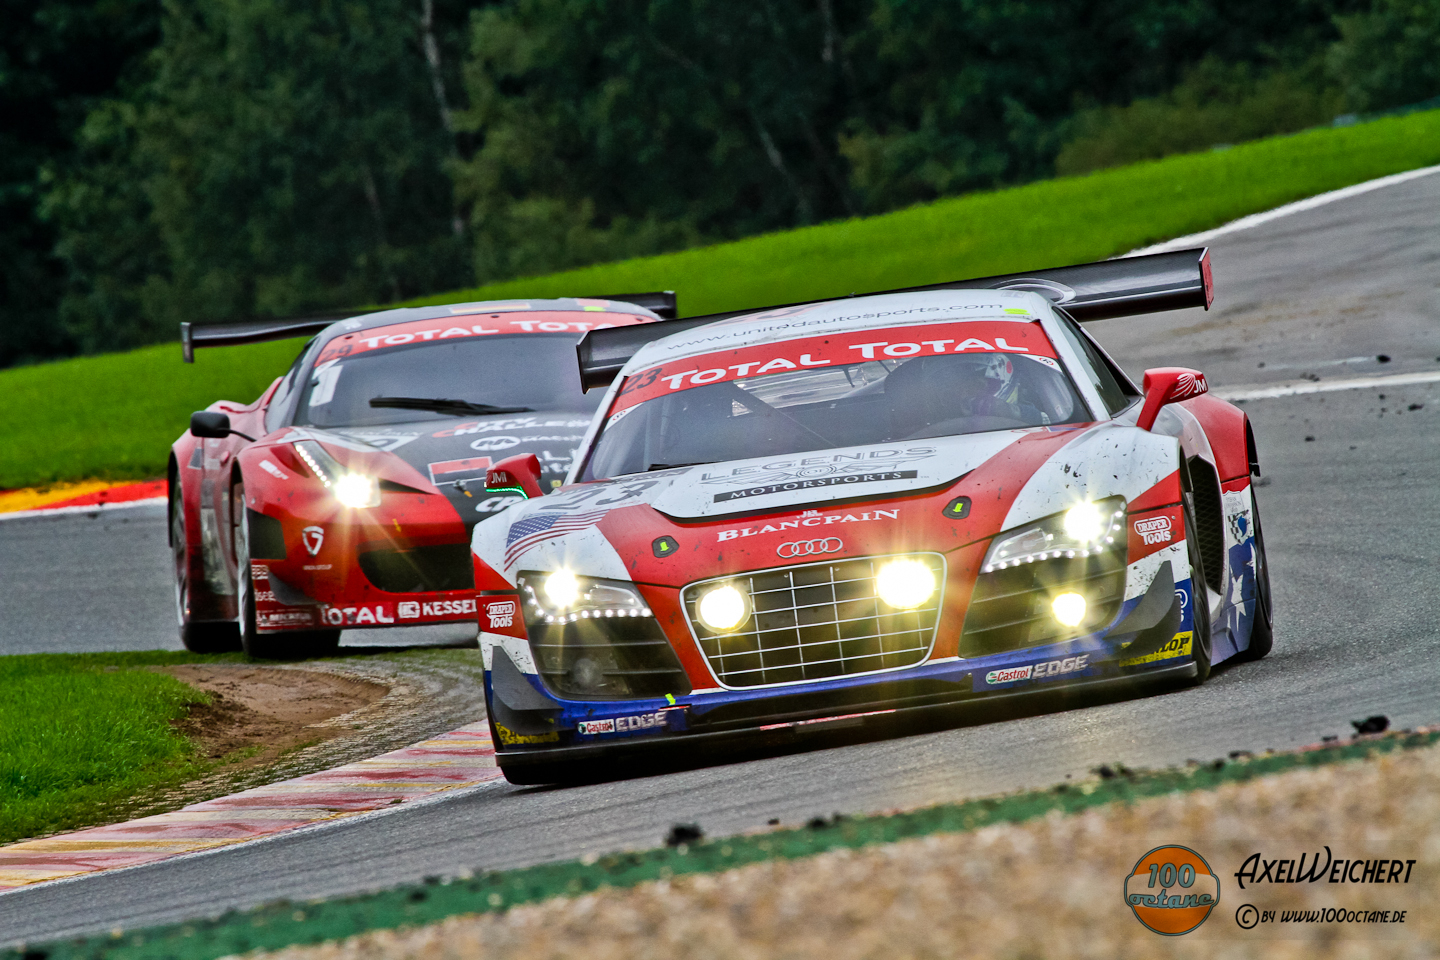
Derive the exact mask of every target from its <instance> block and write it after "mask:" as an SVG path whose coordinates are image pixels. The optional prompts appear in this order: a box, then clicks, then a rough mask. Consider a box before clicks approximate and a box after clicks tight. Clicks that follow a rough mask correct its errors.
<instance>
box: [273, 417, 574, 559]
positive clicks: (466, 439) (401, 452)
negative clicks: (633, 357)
mask: <svg viewBox="0 0 1440 960" xmlns="http://www.w3.org/2000/svg"><path fill="white" fill-rule="evenodd" d="M589 424H590V414H588V413H585V412H583V411H577V412H567V411H561V412H553V413H526V414H501V415H495V416H489V417H468V418H461V417H455V418H447V419H443V420H436V419H427V420H424V421H421V422H416V423H397V424H386V425H383V426H372V427H328V428H324V429H321V428H316V427H295V428H292V430H291V433H290V435H289V436H288V437H286V438H285V439H287V440H299V439H303V438H310V439H314V440H318V441H321V442H322V443H324V444H325V445H326V446H328V447H330V448H332V450H335V451H336V452H337V453H339V452H341V451H348V452H350V453H353V454H355V455H357V456H359V457H360V458H361V459H362V460H363V461H366V467H367V468H368V469H370V470H371V471H373V472H375V473H377V474H378V475H379V476H381V477H383V478H385V479H389V480H393V481H396V482H398V483H403V484H406V485H409V486H413V487H417V488H419V489H426V490H427V491H428V487H429V486H433V487H435V489H436V490H438V491H439V492H440V493H442V494H444V495H445V497H446V499H447V500H449V501H450V503H451V505H452V506H454V507H455V509H456V512H457V513H459V514H460V518H461V520H462V521H463V522H464V523H465V526H466V529H467V531H468V530H469V529H470V528H471V527H472V526H473V525H474V524H475V523H477V522H479V521H480V520H482V519H484V518H485V517H486V516H489V515H490V514H491V513H494V512H496V511H498V510H501V509H503V508H504V507H506V506H508V505H509V504H510V503H511V502H512V501H513V500H514V499H516V498H515V497H514V496H513V495H510V494H490V493H487V492H486V491H485V472H486V471H487V470H488V469H489V468H490V466H491V465H492V464H494V463H496V462H498V461H500V460H503V459H505V458H507V457H512V456H515V455H516V454H525V453H533V454H535V456H536V458H537V459H539V461H540V467H541V470H542V478H541V483H542V485H543V486H545V487H547V488H548V487H549V486H551V481H552V480H553V481H556V482H558V481H560V480H561V479H563V478H564V476H565V474H566V472H567V471H569V469H570V462H571V460H572V459H573V458H574V455H575V449H576V447H577V446H579V444H580V441H581V439H583V437H584V434H585V428H586V427H587V426H589ZM377 454H389V455H390V457H383V456H380V457H377V456H376V455H377ZM392 457H393V458H394V459H393V460H392V459H391V458H392ZM342 459H343V455H342ZM386 460H390V465H389V467H388V468H387V466H386V464H385V463H384V461H386ZM394 460H399V461H401V462H402V463H403V464H404V465H405V466H408V467H409V468H410V469H409V470H406V469H405V467H400V466H399V465H397V464H395V463H394Z"/></svg>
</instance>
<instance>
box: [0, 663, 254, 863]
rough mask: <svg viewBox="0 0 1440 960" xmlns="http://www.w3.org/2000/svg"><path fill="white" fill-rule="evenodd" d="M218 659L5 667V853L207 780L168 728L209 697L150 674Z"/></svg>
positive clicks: (1, 744)
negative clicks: (8, 847) (12, 845)
mask: <svg viewBox="0 0 1440 960" xmlns="http://www.w3.org/2000/svg"><path fill="white" fill-rule="evenodd" d="M213 659H218V658H214V657H208V658H207V657H199V656H194V655H189V654H178V653H161V652H154V653H104V654H30V655H21V656H10V657H0V690H3V691H4V693H3V695H0V843H9V842H11V841H14V840H18V839H20V838H23V837H31V836H37V835H40V834H46V833H53V832H55V831H58V830H66V829H70V828H74V827H79V826H85V825H89V824H93V823H97V822H104V821H106V820H108V819H111V818H112V814H113V813H114V811H115V808H116V807H123V806H126V805H128V804H129V803H130V802H131V801H133V800H134V799H135V798H137V797H151V796H153V795H154V794H155V793H156V791H157V790H161V789H164V788H166V787H169V786H171V785H175V784H179V783H183V782H184V781H186V780H188V779H191V778H193V777H194V776H196V775H198V774H199V773H201V772H203V769H202V768H203V767H204V766H205V764H203V763H202V762H200V761H197V759H196V758H195V755H194V751H193V748H192V746H191V744H190V743H189V741H187V740H186V739H185V738H184V737H182V736H181V735H180V734H179V733H177V732H176V731H175V730H174V729H173V728H172V727H171V721H173V720H178V719H180V718H182V717H184V716H185V714H186V712H187V709H188V707H189V706H190V705H191V704H194V703H205V702H209V696H208V695H207V694H204V693H202V692H201V691H199V690H196V689H194V688H192V687H189V686H186V685H185V684H183V683H181V682H180V681H179V680H176V679H175V678H174V677H170V676H167V675H165V674H163V673H156V672H153V671H150V670H146V669H144V668H145V667H149V666H164V665H170V664H176V663H193V662H197V661H204V660H213ZM232 659H233V658H232Z"/></svg>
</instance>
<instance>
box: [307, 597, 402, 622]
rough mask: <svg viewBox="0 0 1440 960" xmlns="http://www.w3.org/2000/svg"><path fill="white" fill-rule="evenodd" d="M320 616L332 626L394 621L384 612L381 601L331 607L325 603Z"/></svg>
mask: <svg viewBox="0 0 1440 960" xmlns="http://www.w3.org/2000/svg"><path fill="white" fill-rule="evenodd" d="M320 617H321V619H322V620H324V621H325V622H326V623H328V624H329V625H330V626H332V627H354V626H359V625H362V624H367V623H368V624H371V625H379V624H384V623H394V622H395V618H394V617H392V616H390V615H389V614H388V613H387V612H386V610H385V604H383V603H377V604H375V605H374V606H361V607H332V606H328V605H327V606H325V607H322V608H321V610H320Z"/></svg>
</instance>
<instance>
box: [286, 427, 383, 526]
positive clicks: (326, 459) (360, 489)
mask: <svg viewBox="0 0 1440 960" xmlns="http://www.w3.org/2000/svg"><path fill="white" fill-rule="evenodd" d="M295 452H296V453H298V454H299V455H300V459H301V460H304V461H305V465H306V466H307V467H309V468H310V472H311V473H313V474H315V478H316V479H317V480H319V481H320V482H321V483H323V484H324V485H325V487H326V489H328V490H329V491H330V493H331V495H332V496H334V497H335V499H336V500H337V501H338V502H339V503H340V505H341V506H342V507H350V508H351V509H354V510H358V509H360V508H362V507H378V506H380V484H379V483H377V482H376V481H375V478H374V477H368V476H366V475H365V474H363V473H356V472H354V471H352V470H348V469H346V468H345V467H343V466H341V465H340V462H339V461H337V460H336V459H335V458H334V457H332V456H330V453H329V451H327V450H326V449H325V448H324V447H322V446H320V444H318V443H316V442H315V441H314V440H301V441H299V442H298V443H296V444H295Z"/></svg>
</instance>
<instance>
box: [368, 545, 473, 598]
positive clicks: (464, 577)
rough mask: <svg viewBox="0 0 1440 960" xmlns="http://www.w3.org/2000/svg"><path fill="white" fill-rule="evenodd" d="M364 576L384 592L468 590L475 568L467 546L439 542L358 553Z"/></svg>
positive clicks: (471, 584) (471, 586)
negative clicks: (405, 548) (404, 548)
mask: <svg viewBox="0 0 1440 960" xmlns="http://www.w3.org/2000/svg"><path fill="white" fill-rule="evenodd" d="M360 569H361V570H362V571H363V572H364V574H365V579H367V580H369V581H370V582H371V583H372V584H374V585H375V586H376V587H378V588H379V589H381V590H384V591H386V592H387V593H431V592H434V591H437V590H471V589H473V588H474V587H475V569H474V567H473V566H472V565H471V562H470V546H469V544H465V543H441V544H436V545H435V546H429V547H411V548H410V549H408V550H367V551H365V552H364V553H361V554H360Z"/></svg>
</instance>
